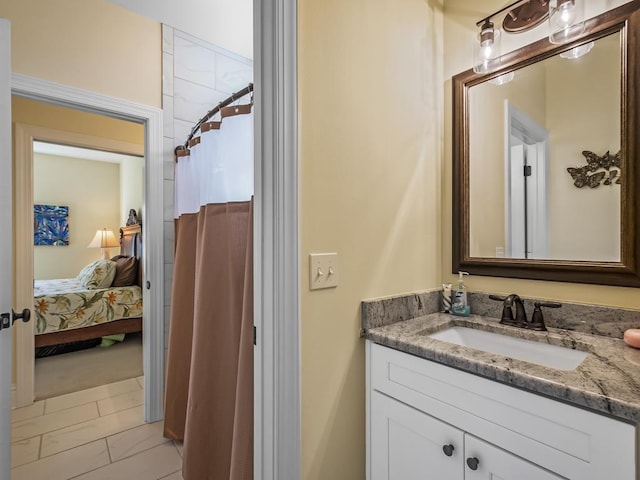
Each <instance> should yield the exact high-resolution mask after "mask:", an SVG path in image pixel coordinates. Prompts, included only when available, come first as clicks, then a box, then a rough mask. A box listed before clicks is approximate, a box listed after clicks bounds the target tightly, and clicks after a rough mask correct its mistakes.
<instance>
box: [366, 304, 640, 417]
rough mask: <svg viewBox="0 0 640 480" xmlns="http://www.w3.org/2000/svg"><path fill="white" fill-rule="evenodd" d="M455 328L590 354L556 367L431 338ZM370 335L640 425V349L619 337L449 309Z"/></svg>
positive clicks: (374, 330) (371, 331)
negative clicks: (537, 327) (571, 366)
mask: <svg viewBox="0 0 640 480" xmlns="http://www.w3.org/2000/svg"><path fill="white" fill-rule="evenodd" d="M450 326H462V327H473V328H476V329H479V330H485V331H493V332H498V333H505V334H507V335H510V336H514V337H519V338H524V339H528V340H535V341H538V342H544V343H549V344H553V345H559V346H564V347H568V348H575V349H578V350H582V351H585V352H588V353H589V355H588V356H587V358H586V359H585V360H584V361H583V362H582V363H581V364H580V365H579V366H578V367H577V368H576V369H575V370H571V371H566V370H556V369H554V368H550V367H544V366H540V365H537V364H533V363H528V362H525V361H521V360H516V359H513V358H510V357H505V356H501V355H495V354H491V353H486V352H483V351H480V350H476V349H473V348H469V347H462V346H458V345H455V344H452V343H448V342H443V341H440V340H435V339H432V338H430V337H429V335H430V334H432V333H435V332H437V331H440V330H443V329H445V328H448V327H450ZM364 336H365V337H366V338H367V339H369V340H371V341H373V342H375V343H378V344H380V345H384V346H387V347H391V348H393V349H395V350H400V351H402V352H406V353H409V354H412V355H416V356H419V357H422V358H425V359H428V360H432V361H435V362H438V363H441V364H443V365H447V366H451V367H454V368H457V369H460V370H463V371H466V372H469V373H473V374H476V375H479V376H482V377H485V378H488V379H491V380H496V381H498V382H502V383H505V384H507V385H511V386H514V387H518V388H521V389H523V390H527V391H530V392H533V393H536V394H541V395H545V396H547V397H550V398H553V399H556V400H560V401H563V402H565V403H569V404H572V405H576V406H579V407H583V408H586V409H589V410H592V411H595V412H597V413H602V414H607V415H610V416H612V417H615V418H617V419H619V420H623V421H626V422H630V423H633V424H640V350H637V349H634V348H631V347H629V346H627V345H626V344H625V343H624V342H623V341H622V340H620V339H617V338H610V337H606V336H601V335H592V334H588V333H581V332H575V331H569V330H562V329H556V328H549V331H548V332H535V331H531V330H526V329H523V328H518V327H510V326H505V325H500V323H499V321H498V319H496V318H492V317H484V316H479V315H470V316H469V317H456V316H452V315H449V314H445V313H431V314H428V315H423V316H418V317H416V318H411V319H408V320H402V321H399V322H396V323H393V324H390V325H385V326H379V327H374V328H368V329H365V331H364Z"/></svg>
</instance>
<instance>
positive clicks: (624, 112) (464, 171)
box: [452, 0, 640, 287]
mask: <svg viewBox="0 0 640 480" xmlns="http://www.w3.org/2000/svg"><path fill="white" fill-rule="evenodd" d="M615 33H620V38H621V49H622V55H621V59H622V65H621V74H622V78H621V84H620V86H621V100H622V101H621V103H622V105H621V118H620V120H621V122H620V126H621V138H620V141H621V143H620V146H621V151H622V160H621V169H622V171H623V172H625V174H624V177H623V181H622V185H621V196H620V200H621V212H620V220H621V226H620V227H621V228H620V241H621V245H620V262H593V261H574V260H536V259H512V258H488V257H471V256H470V254H469V226H470V221H469V184H470V182H469V180H470V179H469V123H468V122H469V115H468V113H469V110H468V109H469V103H468V91H469V88H471V87H473V86H474V85H478V84H479V83H483V82H486V81H488V80H490V79H492V78H495V77H498V76H500V75H503V74H505V73H507V72H510V71H514V70H516V69H519V68H522V67H526V66H528V65H531V64H533V63H536V62H539V61H541V60H544V59H547V58H549V57H552V56H555V55H557V54H559V53H560V52H562V51H564V50H569V49H571V48H573V47H575V46H577V45H579V44H582V43H585V42H589V41H592V40H597V39H599V38H602V37H605V36H607V35H611V34H615ZM501 60H502V65H503V66H502V67H501V68H500V70H497V71H495V72H492V73H490V74H477V73H475V72H474V71H473V70H472V69H470V70H467V71H465V72H462V73H459V74H458V75H456V76H454V77H453V175H452V176H453V209H452V227H453V232H452V233H453V273H456V272H458V271H460V270H463V271H467V272H469V273H472V274H475V275H488V276H493V277H512V278H527V279H535V280H549V281H560V282H576V283H592V284H600V285H618V286H626V287H640V231H638V230H639V229H640V104H639V102H640V0H633V1H631V2H628V3H626V4H624V5H622V6H620V7H618V8H616V9H613V10H609V11H607V12H605V13H603V14H601V15H599V16H597V17H594V18H592V19H590V20H587V21H586V24H585V32H584V34H583V35H582V36H581V37H580V38H579V39H577V40H575V41H573V42H571V43H567V44H563V45H553V44H551V43H550V42H549V40H548V39H547V38H544V39H542V40H539V41H537V42H535V43H532V44H531V45H527V46H525V47H523V48H521V49H519V50H516V51H514V52H511V53H508V54H506V55H504V56H503V57H502V59H501Z"/></svg>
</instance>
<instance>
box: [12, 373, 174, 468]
mask: <svg viewBox="0 0 640 480" xmlns="http://www.w3.org/2000/svg"><path fill="white" fill-rule="evenodd" d="M142 403H143V398H142V377H139V378H132V379H129V380H124V381H122V382H117V383H111V384H109V385H102V386H100V387H95V388H90V389H88V390H82V391H80V392H74V393H69V394H67V395H62V396H59V397H53V398H49V399H47V400H41V401H39V402H35V403H34V404H33V405H30V406H28V407H24V408H18V409H15V410H13V412H12V430H11V442H12V446H11V447H12V448H11V460H12V470H11V472H12V473H11V479H12V480H41V479H42V480H44V479H46V480H68V479H77V480H113V479H135V480H159V479H163V480H182V474H181V473H180V471H181V468H182V445H181V444H180V443H179V442H172V441H170V440H167V439H166V438H163V436H162V422H157V423H152V424H145V423H144V420H143V418H142Z"/></svg>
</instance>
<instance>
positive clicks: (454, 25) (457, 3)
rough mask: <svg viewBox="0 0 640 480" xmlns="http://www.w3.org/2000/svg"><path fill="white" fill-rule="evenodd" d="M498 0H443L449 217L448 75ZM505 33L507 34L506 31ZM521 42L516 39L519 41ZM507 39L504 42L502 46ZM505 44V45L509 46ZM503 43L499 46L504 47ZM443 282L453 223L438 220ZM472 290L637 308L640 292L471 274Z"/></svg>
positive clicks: (598, 1)
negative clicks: (472, 0) (514, 293)
mask: <svg viewBox="0 0 640 480" xmlns="http://www.w3.org/2000/svg"><path fill="white" fill-rule="evenodd" d="M613 3H615V4H620V3H625V2H621V1H617V2H609V1H604V0H593V1H591V2H589V5H588V8H589V12H590V14H593V15H596V14H598V13H600V12H601V11H603V10H604V9H606V8H612V7H613V6H614V5H613ZM503 4H504V2H502V1H501V0H483V1H482V2H473V3H470V2H468V1H467V0H446V3H445V10H444V46H445V48H444V78H445V84H444V85H445V90H444V91H445V95H444V109H445V117H444V119H445V120H444V132H445V135H444V151H445V155H444V163H443V175H442V179H441V180H442V186H443V187H442V215H443V219H447V218H448V217H449V216H450V215H451V76H452V75H455V74H456V73H459V72H461V71H463V70H467V69H468V68H470V67H471V43H470V42H471V41H472V38H473V36H474V35H475V34H476V33H477V31H476V29H475V22H476V21H477V20H478V19H480V18H482V17H483V16H485V15H487V14H489V13H491V12H493V11H496V10H497V9H499V8H501V7H502V6H503ZM544 34H545V32H544V29H543V27H538V28H536V29H534V30H533V31H531V32H528V33H527V34H526V35H522V36H511V39H509V40H508V45H509V46H511V47H514V48H515V47H519V46H521V45H524V44H525V43H530V42H531V41H534V40H536V39H537V38H540V37H541V36H543V35H544ZM505 37H506V36H505ZM519 43H520V44H519ZM504 44H505V42H503V46H504ZM508 49H509V48H507V49H506V50H508ZM504 51H505V48H503V52H504ZM441 235H442V256H441V261H442V272H443V277H442V281H447V282H452V281H455V278H456V277H455V276H454V275H453V274H452V273H451V224H450V223H449V222H448V221H444V222H443V223H442V232H441ZM466 283H467V285H468V286H469V288H470V289H471V290H476V291H484V292H496V293H512V292H517V293H521V294H523V295H525V296H531V297H537V298H546V299H554V300H559V301H572V302H579V303H587V304H601V305H612V306H620V307H627V308H632V309H640V295H638V291H637V289H632V288H624V287H609V286H599V285H582V284H570V283H558V282H544V281H531V280H518V279H502V278H495V277H480V276H475V277H474V276H472V277H471V278H469V279H468V280H467V281H466Z"/></svg>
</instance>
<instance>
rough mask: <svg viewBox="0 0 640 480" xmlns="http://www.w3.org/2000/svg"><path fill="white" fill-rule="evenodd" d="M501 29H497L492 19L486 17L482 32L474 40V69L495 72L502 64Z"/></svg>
mask: <svg viewBox="0 0 640 480" xmlns="http://www.w3.org/2000/svg"><path fill="white" fill-rule="evenodd" d="M499 57H500V30H497V29H496V28H495V27H494V25H493V22H491V20H490V19H488V18H487V19H485V20H484V21H483V22H482V26H481V27H480V33H479V34H478V38H477V40H476V41H475V42H473V70H474V71H475V72H476V73H489V72H493V71H494V70H496V69H497V68H498V67H499V66H500V62H499V61H498V58H499Z"/></svg>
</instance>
